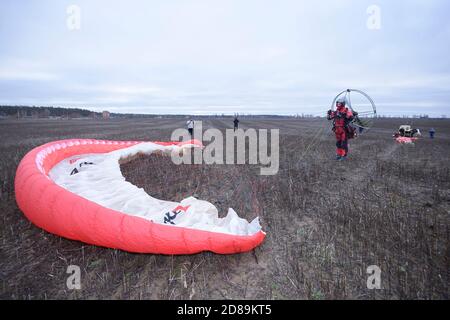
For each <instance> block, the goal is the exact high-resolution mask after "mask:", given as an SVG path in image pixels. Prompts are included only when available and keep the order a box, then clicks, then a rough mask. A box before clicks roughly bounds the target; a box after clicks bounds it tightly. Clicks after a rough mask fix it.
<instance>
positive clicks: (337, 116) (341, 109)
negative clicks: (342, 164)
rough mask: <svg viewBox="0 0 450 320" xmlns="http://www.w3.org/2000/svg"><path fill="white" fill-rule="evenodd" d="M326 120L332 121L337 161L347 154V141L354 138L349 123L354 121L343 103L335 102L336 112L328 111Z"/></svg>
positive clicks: (350, 111) (351, 113) (350, 112)
mask: <svg viewBox="0 0 450 320" xmlns="http://www.w3.org/2000/svg"><path fill="white" fill-rule="evenodd" d="M327 118H328V120H333V131H334V133H335V134H336V148H337V150H336V155H337V158H338V159H342V158H345V157H346V156H347V154H348V140H349V139H351V138H353V137H354V134H355V133H354V131H355V130H354V129H353V128H352V127H351V126H350V123H351V122H352V121H353V119H354V115H353V112H352V110H350V109H349V108H347V107H345V103H343V102H337V107H336V111H332V110H330V111H328V117H327Z"/></svg>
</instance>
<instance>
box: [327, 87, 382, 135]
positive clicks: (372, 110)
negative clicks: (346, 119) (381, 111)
mask: <svg viewBox="0 0 450 320" xmlns="http://www.w3.org/2000/svg"><path fill="white" fill-rule="evenodd" d="M336 102H345V105H346V106H347V107H348V108H349V109H351V110H352V112H353V113H354V114H355V119H354V120H353V121H352V125H353V126H355V127H357V128H359V129H360V130H359V131H360V133H362V132H364V131H366V130H369V129H370V128H372V126H373V124H374V122H375V119H376V117H377V108H376V106H375V103H374V101H373V99H372V98H371V97H370V96H369V95H368V94H367V93H365V92H363V91H361V90H357V89H347V90H344V91H342V92H341V93H339V94H338V95H337V96H336V97H335V98H334V100H333V103H332V104H331V110H335V109H336Z"/></svg>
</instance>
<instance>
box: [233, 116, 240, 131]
mask: <svg viewBox="0 0 450 320" xmlns="http://www.w3.org/2000/svg"><path fill="white" fill-rule="evenodd" d="M233 123H234V131H236V130H237V129H239V119H238V118H237V117H234V120H233Z"/></svg>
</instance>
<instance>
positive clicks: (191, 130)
mask: <svg viewBox="0 0 450 320" xmlns="http://www.w3.org/2000/svg"><path fill="white" fill-rule="evenodd" d="M186 126H187V129H188V131H189V134H190V135H191V137H192V136H193V135H194V120H192V119H189V120H188V121H187V122H186Z"/></svg>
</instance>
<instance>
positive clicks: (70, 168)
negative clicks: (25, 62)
mask: <svg viewBox="0 0 450 320" xmlns="http://www.w3.org/2000/svg"><path fill="white" fill-rule="evenodd" d="M183 145H184V146H183ZM192 146H194V147H195V146H201V143H200V142H198V141H195V140H193V141H191V142H189V143H187V145H186V143H184V144H183V143H177V142H137V141H101V140H90V139H71V140H62V141H55V142H50V143H47V144H45V145H42V146H40V147H37V148H35V149H33V150H32V151H30V152H29V153H28V154H27V155H26V156H25V157H24V158H23V159H22V161H21V162H20V164H19V167H18V169H17V172H16V179H15V191H16V201H17V204H18V206H19V208H20V209H21V210H22V211H23V212H24V214H25V215H26V217H27V218H28V219H29V220H30V221H32V222H33V223H34V224H35V225H37V226H38V227H40V228H42V229H45V230H47V231H48V232H51V233H54V234H57V235H59V236H62V237H65V238H69V239H73V240H78V241H82V242H85V243H89V244H94V245H98V246H103V247H109V248H117V249H122V250H125V251H130V252H140V253H159V254H193V253H198V252H201V251H212V252H216V253H220V254H232V253H238V252H245V251H249V250H252V249H253V248H255V247H256V246H258V245H259V244H261V242H262V241H263V240H264V237H265V233H264V232H263V231H262V230H261V226H260V225H259V220H258V218H256V219H255V220H253V221H252V222H250V223H249V222H248V221H246V220H245V219H241V218H239V217H238V216H237V214H236V213H235V212H234V211H233V210H232V209H230V210H229V212H228V215H227V216H226V217H225V218H219V217H218V213H217V209H216V208H215V207H214V206H213V205H212V204H210V203H209V202H206V201H202V200H198V199H195V198H192V197H191V198H187V199H184V200H183V201H181V202H180V203H177V202H172V201H162V200H159V199H155V198H153V197H151V196H150V195H148V194H147V193H146V192H145V191H143V190H142V189H139V188H138V187H136V186H134V185H133V184H131V183H129V182H127V181H125V179H124V178H123V176H122V175H121V172H120V164H119V161H120V160H121V159H123V158H126V157H129V156H132V155H134V154H137V153H147V154H151V153H152V152H155V151H160V152H173V151H175V152H179V151H180V150H181V148H183V147H192Z"/></svg>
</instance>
